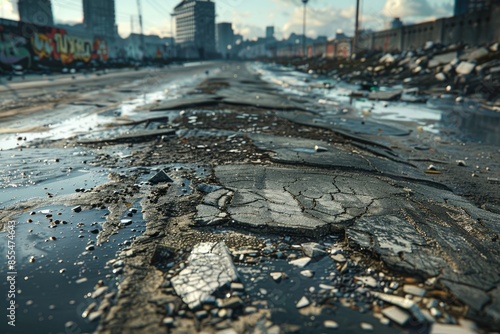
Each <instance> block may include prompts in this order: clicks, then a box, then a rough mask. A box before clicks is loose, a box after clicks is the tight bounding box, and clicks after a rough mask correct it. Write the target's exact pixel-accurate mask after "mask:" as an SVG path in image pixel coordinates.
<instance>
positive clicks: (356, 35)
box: [351, 0, 359, 53]
mask: <svg viewBox="0 0 500 334" xmlns="http://www.w3.org/2000/svg"><path fill="white" fill-rule="evenodd" d="M358 39H359V0H356V23H355V24H354V41H353V43H352V48H353V51H354V53H356V52H357V50H358ZM351 53H352V52H351Z"/></svg>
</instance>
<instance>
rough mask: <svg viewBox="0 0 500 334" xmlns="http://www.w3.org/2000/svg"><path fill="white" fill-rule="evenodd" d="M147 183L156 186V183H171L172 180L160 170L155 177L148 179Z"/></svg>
mask: <svg viewBox="0 0 500 334" xmlns="http://www.w3.org/2000/svg"><path fill="white" fill-rule="evenodd" d="M148 182H149V183H151V184H158V183H172V182H174V180H172V179H171V178H170V176H168V175H167V172H166V171H165V170H163V169H162V170H160V171H159V172H158V173H156V175H155V176H153V177H152V178H150V179H149V180H148Z"/></svg>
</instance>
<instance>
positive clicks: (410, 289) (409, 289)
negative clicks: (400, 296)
mask: <svg viewBox="0 0 500 334" xmlns="http://www.w3.org/2000/svg"><path fill="white" fill-rule="evenodd" d="M403 291H404V292H406V293H409V294H410V295H414V296H418V297H423V296H424V295H425V293H426V290H425V289H422V288H419V287H418V286H416V285H405V286H403Z"/></svg>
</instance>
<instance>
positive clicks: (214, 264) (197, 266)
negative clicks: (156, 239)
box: [172, 242, 238, 309]
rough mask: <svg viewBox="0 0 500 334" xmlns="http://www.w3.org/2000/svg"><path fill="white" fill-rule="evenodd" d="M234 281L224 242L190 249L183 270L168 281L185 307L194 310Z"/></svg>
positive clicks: (235, 273)
mask: <svg viewBox="0 0 500 334" xmlns="http://www.w3.org/2000/svg"><path fill="white" fill-rule="evenodd" d="M237 278H238V275H237V272H236V268H235V266H234V264H233V261H232V259H231V255H230V254H229V251H228V249H227V247H226V245H225V243H224V242H218V243H215V242H206V243H201V244H198V245H197V246H195V247H194V249H193V251H192V252H191V255H190V256H189V258H188V265H187V266H186V268H184V269H183V270H182V271H181V272H180V273H179V274H178V275H177V276H175V277H174V278H172V286H173V287H174V290H175V292H176V293H177V295H179V296H180V297H181V298H182V300H183V301H184V302H185V303H186V304H188V306H189V308H191V309H196V308H198V307H200V306H201V304H202V303H203V302H204V301H206V300H209V299H210V297H211V296H212V294H213V293H214V292H216V291H218V290H219V289H220V288H222V287H224V286H227V285H230V284H231V282H233V281H235V280H237Z"/></svg>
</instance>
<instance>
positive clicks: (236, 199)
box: [196, 165, 500, 319]
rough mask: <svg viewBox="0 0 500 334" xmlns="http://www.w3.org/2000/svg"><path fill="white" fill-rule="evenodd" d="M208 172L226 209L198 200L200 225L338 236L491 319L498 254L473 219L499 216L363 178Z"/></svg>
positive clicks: (420, 188)
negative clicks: (444, 289) (429, 282)
mask: <svg viewBox="0 0 500 334" xmlns="http://www.w3.org/2000/svg"><path fill="white" fill-rule="evenodd" d="M215 175H216V177H217V179H218V180H219V181H220V184H221V186H223V187H224V189H225V190H221V193H220V194H219V195H225V194H228V193H232V194H233V195H232V199H231V201H230V202H229V203H228V204H227V206H226V207H225V208H220V207H215V206H213V205H212V206H210V204H207V203H209V202H212V203H214V201H205V204H204V205H202V206H200V207H199V208H198V214H197V218H196V219H197V221H198V223H199V224H200V225H204V224H210V223H214V222H218V223H224V224H226V226H230V227H231V226H233V227H236V226H237V227H238V228H244V229H245V228H246V229H250V230H252V231H259V230H260V231H265V232H275V233H290V234H302V235H308V236H311V237H316V238H318V237H322V236H326V235H329V234H331V233H342V232H345V234H346V236H347V239H348V240H349V243H350V244H351V245H353V246H355V247H359V248H361V249H364V250H367V251H370V252H375V253H376V254H378V255H379V256H380V257H381V259H382V260H383V261H384V262H385V263H386V264H387V265H388V266H389V267H391V268H393V269H395V270H399V271H404V272H408V273H413V274H416V275H418V276H421V277H423V278H424V279H428V278H433V277H435V278H438V279H439V280H440V282H442V284H443V285H444V286H446V287H447V288H448V289H450V290H451V292H453V293H454V294H455V295H456V296H457V298H459V299H460V300H461V301H463V302H464V303H466V304H467V305H469V306H470V311H471V313H472V314H474V315H475V316H485V317H490V318H492V319H498V318H496V317H497V315H498V309H497V307H498V302H497V300H496V295H495V294H494V293H490V294H488V292H489V291H494V290H493V289H495V287H496V284H497V283H498V276H499V275H500V270H499V268H500V260H499V259H500V251H499V249H498V244H497V242H495V241H493V240H492V238H491V232H493V230H491V229H488V228H484V227H483V226H482V225H481V224H479V223H478V222H477V221H478V219H480V220H481V221H483V222H489V223H490V224H493V223H494V221H492V219H497V220H498V218H500V217H499V216H498V215H495V214H492V213H489V212H486V211H483V210H480V209H477V208H474V207H473V206H472V204H469V203H467V202H466V201H464V200H463V199H460V198H459V197H458V196H456V195H454V194H453V193H451V192H448V191H446V190H442V189H437V188H433V187H429V186H426V185H422V184H415V183H411V184H410V183H409V181H400V180H394V179H390V178H384V177H377V178H375V177H373V176H370V175H365V174H363V173H347V172H344V171H331V170H321V171H318V170H312V169H307V168H304V169H297V168H294V169H290V168H279V167H262V166H247V165H228V166H219V167H217V168H215ZM333 185H334V186H333ZM332 189H333V190H334V191H333V192H332ZM446 202H448V203H446ZM450 202H455V203H460V207H457V206H455V205H453V204H449V203H450ZM207 205H208V206H209V207H210V208H211V209H208V208H207ZM209 212H210V213H212V215H210V214H207V213H209ZM468 212H469V213H468ZM471 213H472V214H471ZM221 216H224V217H225V219H224V220H217V218H218V217H221ZM485 305H488V306H487V307H486V306H485Z"/></svg>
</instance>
